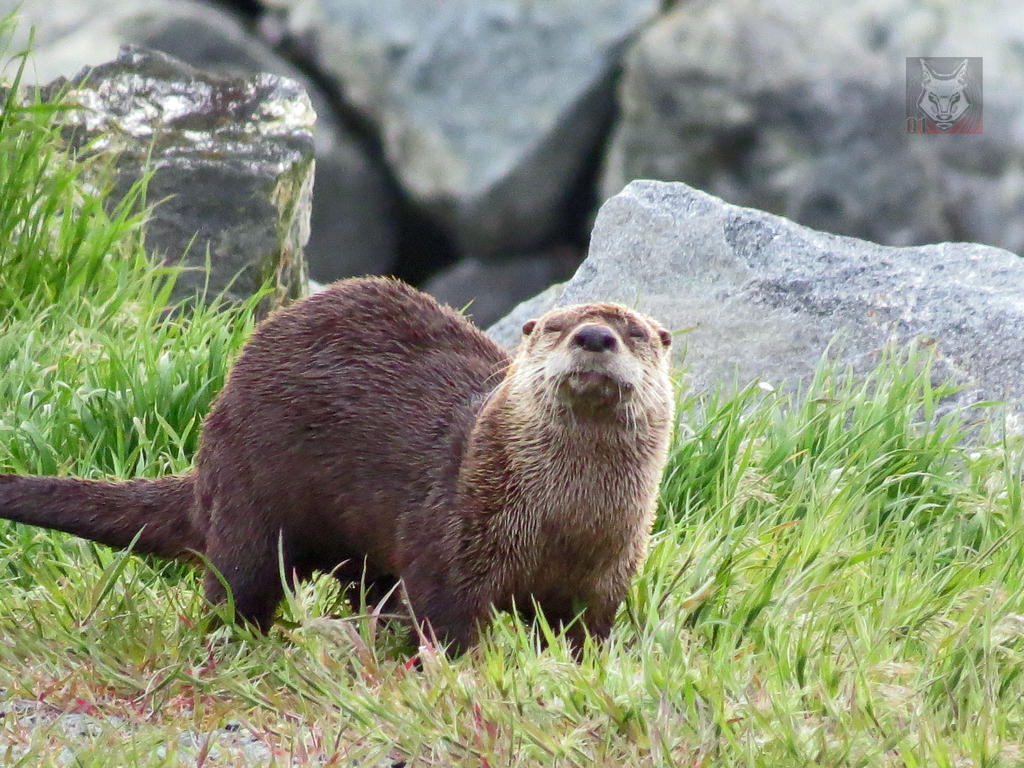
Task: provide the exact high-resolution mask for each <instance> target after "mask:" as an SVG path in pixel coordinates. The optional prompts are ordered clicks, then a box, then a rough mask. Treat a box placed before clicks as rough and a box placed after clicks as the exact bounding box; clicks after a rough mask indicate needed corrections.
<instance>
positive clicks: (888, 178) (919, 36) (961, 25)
mask: <svg viewBox="0 0 1024 768" xmlns="http://www.w3.org/2000/svg"><path fill="white" fill-rule="evenodd" d="M1021 20H1022V17H1021V11H1020V8H1019V7H1017V6H1016V5H1014V4H1012V3H1010V4H1008V3H1001V2H998V0H979V2H973V3H945V2H937V0H929V1H926V2H921V0H896V2H890V3H879V2H877V1H876V0H848V1H847V2H844V3H838V4H837V3H822V2H816V1H815V0H795V1H790V0H696V1H695V2H688V3H683V4H680V5H679V6H678V7H677V8H676V9H675V10H674V11H672V12H671V13H670V14H668V15H667V16H665V17H664V18H662V19H660V20H659V21H658V22H657V23H655V24H654V25H652V26H651V27H650V28H648V29H647V30H646V31H645V32H644V34H643V35H642V36H641V37H640V38H639V39H638V40H637V42H636V44H635V45H634V46H633V47H632V49H631V50H630V52H629V54H628V55H627V57H626V63H625V71H624V74H623V79H622V83H621V86H620V90H619V103H620V109H621V118H620V121H619V123H618V125H617V127H616V129H615V132H614V136H613V139H612V142H611V145H610V147H609V150H608V153H607V156H606V161H605V170H604V172H603V178H602V182H601V191H602V198H601V199H605V198H606V197H609V196H611V195H613V194H615V193H617V192H618V191H619V190H621V189H622V187H623V185H625V184H626V183H627V182H629V181H630V180H632V179H635V178H652V179H662V180H673V181H683V182H686V183H687V184H691V185H693V186H695V187H698V188H700V189H704V190H707V191H708V192H711V193H712V194H715V195H719V196H721V197H722V198H724V199H726V200H728V201H729V202H732V203H736V204H739V205H748V206H752V207H756V208H760V209H763V210H767V211H771V212H773V213H778V214H781V215H784V216H786V217H787V218H790V219H792V220H794V221H798V222H800V223H802V224H806V225H808V226H812V227H814V228H816V229H821V230H824V231H829V232H834V233H838V234H845V235H852V236H855V237H861V238H865V239H868V240H873V241H876V242H880V243H885V244H889V245H912V244H920V243H927V242H938V241H942V240H965V241H976V242H983V243H987V244H989V245H996V246H999V247H1002V248H1006V249H1009V250H1011V251H1014V252H1017V253H1022V252H1024V221H1022V219H1021V216H1020V211H1021V210H1024V101H1022V100H1021V98H1020V94H1021V92H1022V91H1024V24H1022V23H1021ZM957 54H959V55H961V56H979V55H982V54H983V55H984V61H983V65H984V71H983V73H982V75H983V77H982V80H983V94H982V96H983V98H982V99H981V109H982V113H983V118H984V120H983V132H982V133H981V134H978V135H908V133H907V122H906V102H907V100H908V96H909V97H913V99H914V101H916V97H917V96H918V95H919V94H918V93H917V92H916V91H915V92H913V93H910V94H908V88H907V66H906V59H907V57H913V58H912V62H911V63H912V65H917V62H918V59H917V57H919V56H951V55H957ZM910 90H913V88H911V89H910Z"/></svg>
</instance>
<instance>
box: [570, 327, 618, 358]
mask: <svg viewBox="0 0 1024 768" xmlns="http://www.w3.org/2000/svg"><path fill="white" fill-rule="evenodd" d="M617 343H618V342H617V341H616V340H615V334H614V333H612V332H611V330H610V329H609V328H606V327H605V326H603V325H584V326H583V327H581V328H579V329H578V330H577V331H576V333H574V334H573V336H572V345H573V346H575V347H583V348H584V349H585V350H587V351H588V352H610V351H612V350H614V349H615V345H616V344H617Z"/></svg>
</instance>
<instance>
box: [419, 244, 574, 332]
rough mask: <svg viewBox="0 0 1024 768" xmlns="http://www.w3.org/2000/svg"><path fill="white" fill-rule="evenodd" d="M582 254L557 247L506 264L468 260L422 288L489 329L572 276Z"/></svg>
mask: <svg viewBox="0 0 1024 768" xmlns="http://www.w3.org/2000/svg"><path fill="white" fill-rule="evenodd" d="M581 258H582V254H581V253H580V252H579V251H578V250H577V249H574V248H568V247H566V248H553V249H551V250H549V251H545V252H543V253H533V254H523V255H522V256H517V257H515V258H511V259H505V260H502V261H481V260H480V259H474V258H467V259H462V260H461V261H459V262H457V263H455V264H453V265H452V266H450V267H448V268H447V269H444V270H442V271H441V272H439V273H437V274H436V275H434V276H433V277H431V278H430V279H429V280H428V281H427V282H426V283H424V284H423V285H422V286H421V288H422V289H423V290H424V291H426V292H427V293H429V294H431V295H432V296H433V297H434V298H436V299H437V300H438V301H441V302H443V303H445V304H448V305H450V306H452V307H455V308H456V309H463V308H465V314H466V315H467V316H469V317H470V318H471V319H472V320H473V322H474V323H476V324H477V325H479V326H481V327H485V326H488V325H490V324H491V323H494V322H495V321H497V320H499V319H500V318H501V317H503V316H504V315H505V314H506V313H507V312H508V311H509V310H511V309H513V308H514V307H515V306H516V305H517V304H519V302H521V301H523V300H524V299H526V298H528V297H530V296H532V295H533V294H535V293H537V292H538V291H541V290H543V289H544V288H546V287H547V286H549V285H551V284H552V283H555V282H559V281H561V280H565V279H566V278H568V277H570V276H571V275H572V273H573V272H574V271H575V268H576V267H577V266H578V265H579V262H580V259H581Z"/></svg>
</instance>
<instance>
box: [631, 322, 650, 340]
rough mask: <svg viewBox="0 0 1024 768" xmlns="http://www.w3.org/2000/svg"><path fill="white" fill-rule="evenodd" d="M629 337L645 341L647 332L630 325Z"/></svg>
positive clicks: (637, 326)
mask: <svg viewBox="0 0 1024 768" xmlns="http://www.w3.org/2000/svg"><path fill="white" fill-rule="evenodd" d="M629 337H630V338H631V339H646V338H647V331H645V330H644V329H643V328H641V327H640V326H639V325H631V326H629Z"/></svg>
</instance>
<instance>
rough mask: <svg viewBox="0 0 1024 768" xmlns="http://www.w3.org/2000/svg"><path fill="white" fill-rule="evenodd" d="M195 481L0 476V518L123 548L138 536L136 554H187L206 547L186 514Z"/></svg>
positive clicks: (180, 477) (178, 477)
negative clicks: (121, 480)
mask: <svg viewBox="0 0 1024 768" xmlns="http://www.w3.org/2000/svg"><path fill="white" fill-rule="evenodd" d="M194 485H195V476H194V475H174V476H171V477H163V478H160V479H158V480H129V481H126V482H103V481H98V480H79V479H77V478H73V477H23V476H21V475H0V518H5V519H7V520H14V521H16V522H19V523H27V524H28V525H38V526H41V527H43V528H53V529H55V530H58V531H66V532H67V533H73V534H74V535H75V536H81V537H83V538H86V539H91V540H92V541H97V542H99V543H100V544H107V545H109V546H111V547H121V548H124V547H127V546H128V545H129V544H131V543H132V539H134V538H135V536H136V534H138V535H139V538H138V540H137V541H136V542H135V547H134V551H136V552H144V553H148V554H153V555H160V556H161V557H189V555H190V554H191V553H190V550H194V551H196V552H202V551H203V549H204V547H203V544H204V537H203V535H202V533H201V532H199V531H197V530H196V529H195V528H194V527H193V525H192V522H191V520H190V516H189V509H190V508H191V507H192V493H193V487H194ZM140 531H141V533H139V532H140Z"/></svg>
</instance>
